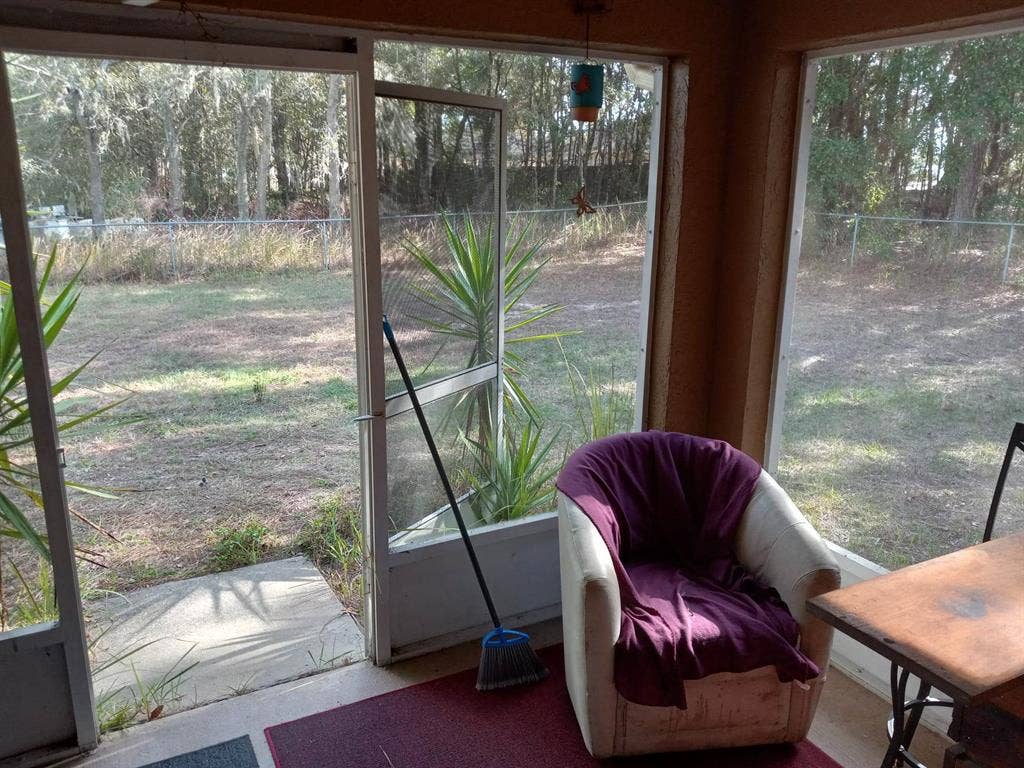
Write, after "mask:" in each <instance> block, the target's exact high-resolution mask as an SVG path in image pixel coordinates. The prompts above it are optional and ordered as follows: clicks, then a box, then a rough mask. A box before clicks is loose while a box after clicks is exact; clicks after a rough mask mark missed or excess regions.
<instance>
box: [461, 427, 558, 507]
mask: <svg viewBox="0 0 1024 768" xmlns="http://www.w3.org/2000/svg"><path fill="white" fill-rule="evenodd" d="M463 439H464V440H465V441H466V442H467V444H468V446H469V447H470V449H471V450H470V453H471V455H472V456H473V469H472V470H470V472H469V478H468V479H469V482H470V485H471V486H472V488H473V491H474V498H473V508H474V509H475V510H476V511H477V513H478V515H479V516H480V519H481V521H482V522H483V523H499V522H504V521H506V520H517V519H519V518H522V517H528V516H529V515H534V514H537V513H539V512H546V511H548V510H549V509H550V508H551V504H552V501H553V500H554V498H555V487H554V484H553V483H552V481H553V480H554V477H555V474H556V473H557V472H558V463H553V462H549V461H548V457H549V456H550V454H551V450H552V448H553V447H554V445H555V440H556V439H557V435H556V436H555V437H553V438H551V439H550V440H548V441H547V442H542V441H541V428H540V427H539V426H537V425H536V424H535V423H534V422H533V421H530V420H525V421H524V423H523V424H522V425H521V426H520V427H519V428H518V430H513V429H512V428H508V429H506V431H505V436H504V438H498V437H497V436H496V435H495V434H494V433H493V432H492V433H491V434H490V436H489V439H488V441H487V443H479V442H477V441H475V440H471V439H469V438H466V437H465V436H464V437H463Z"/></svg>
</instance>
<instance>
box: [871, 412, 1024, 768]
mask: <svg viewBox="0 0 1024 768" xmlns="http://www.w3.org/2000/svg"><path fill="white" fill-rule="evenodd" d="M1016 450H1020V451H1021V452H1022V453H1024V423H1021V422H1019V421H1018V422H1017V423H1016V424H1014V425H1013V429H1012V430H1011V432H1010V442H1009V444H1008V445H1007V446H1006V455H1005V456H1004V457H1003V466H1002V467H1001V468H1000V470H999V478H998V479H997V480H996V491H995V493H994V494H993V495H992V505H991V506H990V507H989V510H988V519H987V520H986V521H985V533H984V534H983V535H982V537H981V540H982V542H986V541H991V539H992V530H993V528H995V524H996V515H997V514H998V512H999V502H1001V501H1002V499H1003V488H1004V487H1005V486H1006V476H1007V475H1008V474H1009V473H1010V465H1011V464H1013V454H1014V451H1016ZM889 674H890V687H891V692H892V700H893V703H894V707H893V717H890V718H889V751H888V752H887V753H886V755H885V759H884V760H883V761H882V767H883V768H888V766H892V765H901V764H903V763H905V764H907V765H909V766H911V768H926V766H925V765H924V764H922V763H921V762H920V761H918V760H917V759H916V758H915V757H914V756H913V755H912V754H911V753H910V742H911V741H912V740H913V738H914V732H915V731H916V730H917V726H918V724H919V723H920V721H921V713H922V712H923V711H924V708H925V707H953V702H951V701H945V700H943V699H937V698H934V697H932V696H929V694H930V693H931V686H930V685H928V684H927V683H924V682H922V683H921V684H920V686H919V688H918V691H917V696H916V697H915V698H913V699H910V700H907V699H906V695H907V694H906V691H907V678H909V677H910V672H908V671H907V670H905V669H904V670H900V667H899V665H898V664H896V662H893V664H892V667H891V669H890V672H889ZM900 702H902V705H901V704H900ZM907 712H909V713H910V714H909V717H907V719H906V722H904V716H905V714H906V713H907Z"/></svg>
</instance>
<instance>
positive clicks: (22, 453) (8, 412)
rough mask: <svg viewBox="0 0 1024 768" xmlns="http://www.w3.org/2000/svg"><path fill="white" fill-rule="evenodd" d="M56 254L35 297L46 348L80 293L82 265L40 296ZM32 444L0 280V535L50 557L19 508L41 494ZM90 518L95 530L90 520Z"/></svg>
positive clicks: (58, 385) (56, 389)
mask: <svg viewBox="0 0 1024 768" xmlns="http://www.w3.org/2000/svg"><path fill="white" fill-rule="evenodd" d="M56 260H57V249H56V246H54V248H53V249H52V250H51V251H50V255H49V257H48V258H47V259H46V261H45V263H44V268H43V271H42V273H41V275H40V277H39V283H38V290H37V295H38V296H39V297H40V298H39V311H40V315H41V317H42V331H43V343H44V344H45V346H46V347H47V348H49V347H50V345H52V344H53V342H54V341H56V339H57V337H58V336H59V335H60V332H61V330H62V329H63V328H64V326H65V324H66V323H67V321H68V318H69V317H70V316H71V313H72V312H73V311H74V309H75V306H76V305H77V304H78V299H79V296H80V295H81V290H80V288H79V279H80V278H81V274H82V270H81V269H79V270H78V271H77V272H75V274H74V275H72V277H71V279H70V280H68V282H67V283H66V284H65V285H64V287H63V288H62V289H61V290H60V291H58V292H57V295H56V296H55V297H54V298H53V299H51V300H49V301H47V300H45V299H44V298H43V296H44V294H45V292H46V289H47V288H48V287H49V281H50V276H51V274H52V272H53V267H54V264H55V263H56ZM95 358H96V355H93V356H92V357H90V358H89V359H88V360H86V361H85V362H84V363H82V365H80V366H78V367H77V368H75V369H74V370H72V371H71V372H70V373H68V374H66V375H65V376H64V377H62V378H60V379H58V380H57V381H55V382H53V383H52V384H51V389H50V395H51V397H56V396H57V395H59V394H60V393H61V392H63V391H64V390H66V389H67V388H68V387H69V386H71V385H72V384H73V383H74V382H75V380H76V379H77V378H78V377H79V376H80V375H81V374H82V372H83V371H84V370H85V369H86V368H87V367H88V365H89V364H90V363H91V362H92V361H93V360H94V359H95ZM122 402H124V400H118V401H116V402H113V403H109V404H107V405H105V406H102V407H100V408H96V409H95V410H92V411H89V412H88V413H85V414H80V415H77V416H73V417H71V418H68V419H65V420H64V421H60V422H59V423H58V424H57V428H58V430H60V431H61V432H64V431H67V430H69V429H72V428H74V427H76V426H78V425H79V424H82V423H83V422H86V421H89V420H90V419H94V418H96V417H97V416H99V415H100V414H102V413H104V412H106V411H108V410H110V409H111V408H115V407H117V406H118V405H119V404H120V403H122ZM31 445H32V424H31V420H30V415H29V406H28V398H27V395H26V392H25V366H24V361H23V360H22V356H21V345H20V343H19V338H18V327H17V324H16V322H15V317H14V302H13V301H12V298H11V286H10V283H6V282H2V281H0V536H2V537H7V538H10V539H18V540H22V541H24V542H26V543H28V544H29V545H30V546H31V547H32V548H33V549H34V550H35V551H36V552H37V553H38V554H39V556H40V557H41V558H43V559H44V560H46V561H49V559H50V549H49V546H48V544H47V539H46V534H45V533H43V532H42V531H40V530H39V529H38V528H37V527H36V525H35V524H34V523H33V521H32V520H30V519H29V516H28V515H27V514H26V512H25V510H24V508H25V507H32V506H35V507H37V508H39V509H42V507H43V497H42V494H41V493H40V492H39V490H38V473H37V472H36V469H35V467H34V466H33V462H32V460H31V458H27V457H30V456H31V455H32V448H31ZM65 484H66V485H67V486H68V488H71V489H73V490H78V491H82V492H84V493H89V494H92V495H96V496H102V497H105V498H114V493H113V492H112V491H111V490H110V489H103V488H96V487H93V486H88V485H83V484H81V483H74V482H71V481H65ZM86 522H87V523H88V522H89V521H86ZM89 524H90V525H92V527H94V528H96V529H97V530H100V529H99V528H98V527H97V526H96V525H95V524H92V523H89ZM2 582H3V564H2V562H0V585H2ZM0 589H2V587H0ZM0 615H2V612H0Z"/></svg>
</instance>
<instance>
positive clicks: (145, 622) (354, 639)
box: [88, 557, 364, 714]
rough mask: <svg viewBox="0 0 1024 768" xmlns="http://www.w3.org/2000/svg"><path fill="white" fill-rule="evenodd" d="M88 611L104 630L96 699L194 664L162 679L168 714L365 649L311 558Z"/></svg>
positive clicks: (133, 595) (134, 689) (132, 691)
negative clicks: (104, 665)
mask: <svg viewBox="0 0 1024 768" xmlns="http://www.w3.org/2000/svg"><path fill="white" fill-rule="evenodd" d="M88 612H89V614H90V617H91V619H90V624H91V627H92V634H93V636H94V637H95V636H96V635H97V634H98V633H100V632H103V634H102V636H101V637H100V639H99V640H98V641H97V642H96V649H97V653H96V658H97V662H98V663H94V674H95V680H94V687H95V690H96V695H97V697H102V696H104V694H106V693H108V692H113V691H120V692H119V693H118V694H117V696H118V697H119V698H120V697H126V698H129V699H130V698H131V697H132V696H136V697H138V696H139V695H140V686H139V684H138V681H137V679H136V675H137V676H138V679H139V680H141V681H142V687H143V688H145V687H146V686H152V685H154V684H159V682H160V681H161V680H165V679H167V678H169V677H171V676H174V675H175V674H177V673H178V672H180V671H181V670H182V669H184V668H186V667H189V666H190V665H192V664H195V665H196V666H194V667H193V668H192V669H190V670H189V671H188V672H186V673H185V674H184V675H182V676H181V678H180V679H178V680H176V681H174V682H172V683H169V684H168V685H167V686H165V687H166V688H167V689H168V690H166V691H165V692H164V693H165V694H168V696H167V698H168V699H169V700H168V701H167V702H166V703H165V707H164V710H163V712H164V714H167V713H169V712H172V711H177V710H181V709H187V708H189V707H193V706H196V705H199V704H205V703H207V702H211V701H216V700H218V699H223V698H226V697H228V696H232V695H238V694H240V693H244V692H248V691H253V690H257V689H260V688H265V687H267V686H270V685H274V684H275V683H281V682H284V681H286V680H294V679H295V678H298V677H302V676H304V675H307V674H310V673H312V672H317V671H321V670H325V669H330V668H333V667H337V666H342V665H345V664H349V663H352V662H353V661H358V660H359V659H361V658H363V655H364V651H363V633H362V631H361V630H360V628H359V626H358V625H357V624H356V622H355V620H354V619H353V618H352V616H350V615H348V614H346V613H344V609H343V607H342V605H341V603H340V602H339V600H338V598H337V597H336V596H335V594H334V592H333V590H332V589H331V588H330V586H329V585H328V584H327V582H326V581H324V579H323V577H322V576H321V575H320V572H319V571H318V570H317V569H316V567H315V566H314V565H313V564H312V563H311V562H310V561H309V560H307V559H306V558H304V557H292V558H289V559H287V560H278V561H276V562H270V563H261V564H259V565H253V566H249V567H246V568H239V569H237V570H234V571H227V572H224V573H215V574H210V575H208V576H199V577H196V578H192V579H185V580H183V581H175V582H170V583H168V584H160V585H158V586H155V587H148V588H146V589H140V590H138V591H136V592H130V593H128V594H126V595H124V596H123V597H113V598H110V599H107V600H104V601H102V602H100V603H95V604H93V605H92V606H90V607H89V611H88ZM104 630H105V631H104ZM134 648H138V649H139V650H137V651H135V652H134V653H132V654H131V655H130V656H128V657H127V658H125V659H123V660H121V661H117V662H116V663H113V664H112V665H111V666H110V667H109V668H108V669H105V670H103V669H99V667H100V666H101V665H102V663H103V662H104V661H105V660H110V659H116V658H117V657H118V656H119V655H121V654H124V653H125V652H126V651H129V650H131V649H134ZM158 703H159V702H158Z"/></svg>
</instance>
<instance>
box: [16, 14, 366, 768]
mask: <svg viewBox="0 0 1024 768" xmlns="http://www.w3.org/2000/svg"><path fill="white" fill-rule="evenodd" d="M235 31H236V32H237V31H238V30H235ZM320 32H321V34H324V33H325V30H320ZM237 36H238V35H237V34H236V37H237ZM357 46H358V50H359V53H350V52H345V51H328V50H314V49H309V50H305V49H298V48H293V47H274V46H273V45H268V44H267V35H266V33H265V32H264V33H261V35H260V44H258V45H257V44H253V45H246V44H242V43H237V42H233V43H217V42H207V41H184V40H177V39H173V38H141V37H129V36H121V35H107V34H92V33H77V32H68V31H61V30H48V29H29V28H23V27H15V26H0V53H6V52H17V53H28V54H39V55H53V56H81V57H107V58H119V59H133V60H143V61H161V62H172V63H181V64H195V65H205V66H233V67H255V68H262V69H278V70H286V71H303V72H326V73H340V74H346V75H351V76H352V77H353V80H354V81H355V88H356V91H357V99H356V100H355V101H356V102H357V103H359V104H360V105H361V104H362V100H361V97H362V96H363V94H364V91H362V90H360V84H364V83H369V94H370V99H371V101H370V104H371V111H370V112H369V118H370V119H369V122H368V123H365V122H364V119H365V118H364V112H363V111H360V110H356V114H355V115H354V117H356V121H355V122H354V123H353V127H354V128H355V129H356V130H353V131H350V137H352V140H353V142H354V149H355V150H356V152H358V153H359V154H358V155H357V158H358V162H359V167H360V169H362V170H368V171H369V174H368V178H361V179H359V180H358V181H357V183H356V184H355V185H354V189H353V193H354V197H353V235H354V243H353V254H354V258H353V265H354V269H355V270H356V272H357V275H356V278H357V279H356V280H354V282H355V283H356V285H359V279H360V278H361V277H363V276H362V275H359V274H358V273H359V271H360V270H359V265H360V264H361V261H362V262H369V263H371V264H372V263H376V262H379V259H378V258H376V257H375V254H376V241H377V234H376V225H377V224H376V222H377V217H376V197H377V189H376V171H375V163H374V162H370V163H369V164H368V165H367V164H366V162H365V152H363V151H362V150H361V148H362V145H361V144H360V141H361V140H363V139H366V138H369V139H370V143H369V151H370V152H371V153H372V152H374V150H375V145H374V142H373V141H372V137H373V112H372V103H373V102H372V98H373V96H372V94H373V87H372V84H373V59H372V47H373V44H372V40H371V39H370V38H367V37H362V38H357ZM351 104H352V102H351V100H350V108H351ZM363 175H364V176H366V175H367V174H363ZM0 176H2V177H3V178H5V179H9V180H13V183H9V184H5V185H0V205H2V207H3V214H4V215H3V218H4V225H5V226H4V230H5V235H6V239H7V254H8V261H9V263H10V265H11V266H10V272H11V282H12V285H13V286H14V300H15V301H16V302H19V301H20V302H24V301H25V300H26V299H25V297H24V296H21V297H19V291H18V290H17V289H18V288H19V287H24V285H25V281H26V275H27V276H28V279H29V283H31V282H32V277H31V271H30V270H28V269H27V265H28V264H29V261H30V260H31V246H30V245H29V243H30V236H29V233H28V228H27V220H26V218H25V214H24V210H25V201H24V197H23V194H22V192H21V183H20V181H21V175H20V159H19V154H18V147H17V143H16V139H15V135H14V118H13V109H12V105H11V102H10V98H9V93H8V92H7V90H6V88H0ZM360 194H361V195H362V196H363V197H365V198H367V199H369V200H371V201H372V204H371V206H370V209H371V210H369V211H367V210H366V209H365V206H359V205H357V200H358V199H359V195H360ZM361 225H365V226H366V229H363V228H361ZM367 230H368V231H367ZM359 246H362V248H363V252H364V256H363V259H362V260H361V259H360V258H359V254H360V250H359ZM29 290H30V294H26V295H28V296H30V299H29V300H31V301H32V302H33V303H32V304H31V306H35V308H36V310H38V305H37V304H35V303H34V295H35V285H34V284H31V285H30V288H29ZM356 305H357V317H361V316H363V317H364V316H365V314H366V312H367V311H369V309H371V308H372V296H370V297H369V298H368V297H367V296H366V295H363V294H361V292H360V291H358V290H357V291H356ZM368 305H369V306H368ZM17 306H19V307H20V306H21V303H19V304H17ZM17 319H18V326H19V336H20V338H21V344H22V349H23V355H24V357H25V362H26V365H25V368H26V372H25V378H26V389H27V393H28V396H29V399H30V401H31V408H32V422H33V431H34V433H35V435H36V443H37V444H36V452H37V457H38V465H39V472H40V482H41V486H42V492H43V496H44V498H45V501H46V505H45V513H46V523H47V531H48V534H49V537H50V546H51V550H52V556H53V572H54V583H55V589H56V591H57V595H58V603H59V607H60V620H59V621H58V622H55V623H51V624H45V625H39V626H35V627H27V628H25V629H22V630H16V631H14V632H7V633H4V634H3V635H0V663H2V662H3V660H4V659H5V657H6V658H12V656H11V655H12V654H20V655H19V656H17V658H16V659H15V661H16V662H17V663H18V664H21V665H25V664H34V665H36V666H38V667H39V669H40V670H43V666H42V664H45V663H46V659H48V658H50V657H52V654H50V653H39V652H38V651H37V652H36V653H35V656H34V657H33V656H32V655H31V651H32V649H39V650H41V651H46V649H47V648H49V647H54V646H56V647H58V648H62V649H63V654H62V656H63V659H64V663H65V664H66V683H65V684H66V686H67V694H66V695H68V696H69V699H68V703H67V704H66V705H65V704H63V703H61V702H62V700H63V695H62V693H61V691H60V687H61V686H60V680H61V679H64V678H60V677H59V675H58V678H54V673H53V672H42V671H41V672H40V674H39V678H40V684H39V686H38V690H36V691H35V693H34V694H33V692H31V691H25V692H23V693H24V696H25V697H31V696H33V695H34V696H35V698H41V699H43V700H44V701H45V702H46V703H47V705H48V709H47V712H48V713H49V714H50V715H51V719H54V723H52V724H46V725H44V724H42V723H41V722H39V720H38V719H37V720H36V722H34V723H31V724H30V725H32V726H33V728H31V729H29V731H30V732H32V730H33V729H34V730H35V732H38V733H49V732H50V731H53V732H54V734H56V733H57V731H58V730H59V728H60V727H64V726H62V724H61V723H58V722H56V721H57V720H62V721H63V720H64V718H65V717H66V716H67V714H68V713H70V714H71V715H72V716H73V720H74V728H73V731H74V739H73V742H72V746H70V747H69V746H67V745H66V744H64V745H60V746H56V745H55V746H48V745H47V744H42V743H41V744H40V745H39V746H38V747H36V748H34V749H33V751H32V752H31V753H30V754H26V755H23V756H22V758H20V760H21V762H19V763H18V764H19V765H25V766H31V765H35V764H37V762H38V763H41V762H49V761H52V760H54V759H56V758H57V757H59V756H70V755H73V754H77V753H80V752H86V751H89V750H91V749H93V748H94V747H95V746H96V744H97V742H98V739H99V731H98V725H97V722H96V715H95V708H94V699H93V689H92V680H91V675H90V671H89V658H88V649H87V643H86V637H85V629H84V621H83V618H82V605H81V597H80V592H79V588H78V578H77V572H76V568H75V556H74V548H73V543H72V538H71V530H70V524H69V518H68V513H67V498H66V491H65V488H64V483H63V470H62V469H61V465H60V462H59V460H58V450H59V440H58V438H57V434H56V431H55V427H54V423H55V420H54V416H53V409H52V402H51V400H50V395H49V389H50V379H49V368H48V366H47V363H46V353H45V349H41V350H40V349H36V347H37V346H38V344H37V342H38V338H37V337H38V322H39V320H38V314H36V317H35V318H33V316H32V312H31V311H28V312H26V311H24V310H20V309H19V311H18V313H17ZM357 330H358V329H357ZM367 338H369V339H371V344H370V345H369V347H370V349H366V348H363V346H362V345H359V347H358V349H357V367H360V366H366V365H367V353H371V354H372V353H373V351H374V350H373V349H372V346H373V345H372V339H374V338H376V339H377V340H378V342H379V334H377V335H376V336H372V335H370V336H367ZM377 352H378V354H380V353H381V351H380V350H378V351H377ZM365 395H366V393H365V392H363V391H362V390H360V405H361V406H365V404H366V403H365V400H364V398H365ZM370 642H371V635H369V634H368V636H367V644H368V647H367V652H368V653H370V654H371V655H372V653H373V649H372V648H370V647H369V645H370ZM26 650H28V651H29V652H30V653H26ZM40 659H42V660H43V661H42V662H40ZM47 679H54V682H55V684H56V685H57V687H56V688H54V687H52V686H51V687H49V688H48V687H46V686H45V685H44V684H43V682H45V681H46V680H47ZM25 700H31V698H28V699H24V698H23V699H22V701H23V703H24V701H25ZM37 714H38V717H43V716H44V715H43V714H42V713H41V712H40V713H37ZM8 724H9V725H10V723H8ZM26 727H28V726H26Z"/></svg>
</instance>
